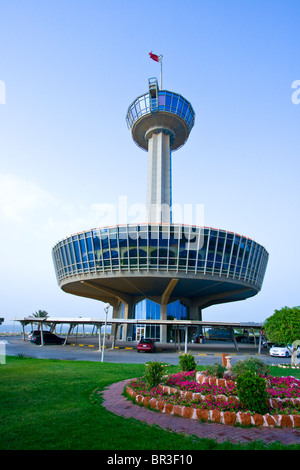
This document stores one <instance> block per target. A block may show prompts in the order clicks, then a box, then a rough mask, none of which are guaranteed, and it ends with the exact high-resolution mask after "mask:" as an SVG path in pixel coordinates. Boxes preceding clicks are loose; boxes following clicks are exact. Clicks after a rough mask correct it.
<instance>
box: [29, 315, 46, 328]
mask: <svg viewBox="0 0 300 470" xmlns="http://www.w3.org/2000/svg"><path fill="white" fill-rule="evenodd" d="M32 316H33V317H35V318H47V317H48V312H46V310H38V311H37V312H34V313H33V314H32ZM38 328H39V329H40V323H39V324H38Z"/></svg>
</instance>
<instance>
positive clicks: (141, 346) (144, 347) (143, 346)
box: [137, 338, 156, 352]
mask: <svg viewBox="0 0 300 470" xmlns="http://www.w3.org/2000/svg"><path fill="white" fill-rule="evenodd" d="M141 351H145V352H155V351H156V346H155V342H154V339H146V338H144V339H142V340H141V341H140V342H139V343H138V345H137V352H141Z"/></svg>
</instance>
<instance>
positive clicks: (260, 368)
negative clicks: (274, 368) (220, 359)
mask: <svg viewBox="0 0 300 470" xmlns="http://www.w3.org/2000/svg"><path fill="white" fill-rule="evenodd" d="M248 371H250V372H253V373H254V374H257V375H264V376H266V375H269V374H270V373H271V369H270V366H269V365H268V364H265V363H264V362H263V361H261V360H260V359H257V358H255V357H250V358H249V359H246V360H245V361H238V362H236V363H235V364H234V365H233V366H232V373H233V374H234V375H237V376H239V375H241V374H244V373H245V372H248Z"/></svg>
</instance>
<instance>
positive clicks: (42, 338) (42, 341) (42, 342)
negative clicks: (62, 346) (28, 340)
mask: <svg viewBox="0 0 300 470" xmlns="http://www.w3.org/2000/svg"><path fill="white" fill-rule="evenodd" d="M41 346H44V333H43V322H41Z"/></svg>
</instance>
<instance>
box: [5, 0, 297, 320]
mask: <svg viewBox="0 0 300 470" xmlns="http://www.w3.org/2000/svg"><path fill="white" fill-rule="evenodd" d="M299 14H300V3H299V1H298V0H285V1H280V0H273V1H268V0H252V1H248V0H227V1H225V0H206V1H202V0H186V1H185V2H182V1H180V2H179V1H178V0H160V1H157V0H153V1H151V2H148V1H147V2H146V1H144V0H138V1H136V0H128V1H127V2H124V1H123V0H122V1H119V0H110V1H109V2H106V1H102V0H84V1H79V0H78V1H77V0H72V1H71V0H59V1H58V0H51V1H49V0H43V1H42V2H41V1H40V0H10V1H9V2H3V1H2V2H1V3H0V18H1V19H0V43H1V45H2V47H1V52H0V85H1V86H2V93H3V87H4V86H5V102H3V99H2V102H1V104H0V158H1V165H0V229H1V244H0V255H1V265H2V266H1V275H0V276H1V310H0V316H4V317H5V318H6V319H10V318H13V317H15V316H23V315H24V316H25V315H30V314H31V313H33V312H34V311H36V310H38V309H45V310H47V311H48V312H49V313H50V314H51V315H53V316H69V317H70V316H86V317H93V318H95V317H97V316H99V315H101V316H103V315H104V313H103V304H102V303H99V302H96V301H94V300H89V299H83V298H80V297H75V296H71V295H68V294H65V293H63V292H62V291H61V290H60V289H59V287H58V286H57V283H56V278H55V274H54V270H53V265H52V258H51V249H52V246H53V245H54V244H55V243H56V242H57V241H59V240H60V239H62V238H64V237H65V236H67V235H70V234H71V233H75V232H78V231H81V230H85V229H89V228H92V227H97V226H100V225H103V224H104V222H105V220H104V217H103V216H102V215H101V213H100V212H99V207H100V205H101V204H112V205H114V206H117V204H118V201H119V197H120V196H127V198H128V204H129V205H130V204H135V203H145V202H146V176H147V154H146V153H145V152H143V151H141V150H140V149H139V148H138V147H137V146H136V145H135V144H134V142H133V141H132V139H131V136H130V133H129V131H128V129H127V126H126V122H125V116H126V112H127V108H128V106H129V104H130V103H131V102H132V101H133V100H134V99H135V98H136V97H137V96H139V95H141V94H143V93H145V92H146V91H147V83H148V78H149V77H154V76H157V77H159V65H158V64H157V63H155V62H154V61H152V60H151V59H150V58H149V56H148V53H149V52H150V51H153V52H154V53H156V54H162V55H163V88H166V89H169V90H172V91H175V92H178V93H180V94H182V95H183V96H184V97H185V98H186V99H188V100H189V101H190V102H191V103H192V105H193V108H194V110H195V112H196V122H195V126H194V128H193V130H192V132H191V135H190V138H189V140H188V142H187V143H186V145H185V146H184V147H183V148H182V149H180V150H179V151H178V152H174V155H173V202H174V203H179V204H193V205H196V204H203V205H204V224H205V225H206V226H212V227H216V228H222V229H226V230H230V231H233V232H237V233H240V234H243V235H245V236H247V237H250V238H253V239H254V240H255V241H257V242H258V243H260V244H262V245H263V246H265V248H266V249H267V250H268V252H269V254H270V260H269V265H268V269H267V273H266V277H265V282H264V285H263V288H262V291H261V292H260V293H259V294H258V295H257V296H255V297H254V298H252V299H249V300H246V301H244V302H238V303H234V304H223V305H220V306H215V307H210V308H209V309H206V310H204V311H203V317H204V319H205V320H206V319H207V320H208V319H210V320H212V321H214V320H215V321H217V320H220V321H264V319H265V318H267V317H268V316H270V315H272V314H273V312H274V309H276V308H281V307H283V306H285V305H288V306H294V305H299V304H300V301H299V274H298V269H299V264H300V263H299V261H300V259H299V258H300V254H299V253H300V250H299V248H298V244H297V239H298V234H299V231H300V230H299V229H300V222H299V173H300V171H299V170H300V164H299V155H300V139H299V124H300V104H295V103H293V101H292V93H293V92H294V91H295V90H293V89H292V83H293V82H294V81H295V80H300V68H299V40H300V32H299V31H300V30H299ZM0 96H2V95H1V94H0ZM299 96H300V94H299ZM141 222H142V221H141ZM192 222H193V221H191V223H192Z"/></svg>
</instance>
